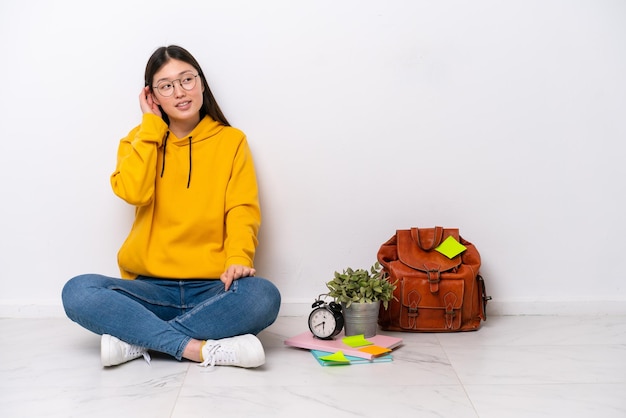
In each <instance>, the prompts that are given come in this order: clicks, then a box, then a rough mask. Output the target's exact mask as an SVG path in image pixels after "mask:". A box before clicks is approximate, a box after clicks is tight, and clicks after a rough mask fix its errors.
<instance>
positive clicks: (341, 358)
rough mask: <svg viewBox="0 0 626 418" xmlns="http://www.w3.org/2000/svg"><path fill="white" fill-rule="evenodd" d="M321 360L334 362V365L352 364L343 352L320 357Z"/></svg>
mask: <svg viewBox="0 0 626 418" xmlns="http://www.w3.org/2000/svg"><path fill="white" fill-rule="evenodd" d="M320 360H324V361H332V362H333V363H342V364H350V360H348V359H347V358H346V356H345V355H344V354H343V352H342V351H337V352H336V353H333V354H329V355H327V356H324V357H320Z"/></svg>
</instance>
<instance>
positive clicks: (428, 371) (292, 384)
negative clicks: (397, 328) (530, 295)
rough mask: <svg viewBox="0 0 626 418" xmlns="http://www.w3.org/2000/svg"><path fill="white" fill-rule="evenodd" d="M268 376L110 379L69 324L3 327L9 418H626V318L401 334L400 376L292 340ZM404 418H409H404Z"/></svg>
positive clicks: (111, 373) (492, 323)
mask: <svg viewBox="0 0 626 418" xmlns="http://www.w3.org/2000/svg"><path fill="white" fill-rule="evenodd" d="M306 329H307V328H306V318H304V317H279V319H278V321H277V322H276V323H275V324H274V325H273V326H272V327H270V328H269V329H268V330H266V331H264V332H263V333H262V334H261V335H260V336H259V337H260V338H261V340H262V341H263V343H264V345H265V348H266V356H267V363H266V364H265V365H264V366H263V367H261V368H259V369H254V370H246V369H239V368H233V367H221V368H216V369H214V371H212V372H206V371H205V369H202V368H200V367H197V366H196V365H195V364H193V363H189V362H178V361H176V360H173V359H170V358H167V357H165V356H158V355H157V356H153V361H152V365H150V366H149V365H147V364H146V363H145V362H144V361H143V360H142V359H138V360H135V361H132V362H130V363H126V364H124V365H121V366H118V367H114V368H107V369H104V368H102V367H101V366H100V360H99V341H100V340H99V337H98V336H96V335H94V334H91V333H89V332H88V331H85V330H83V329H81V328H80V327H79V326H78V325H75V324H73V323H71V322H70V321H69V320H67V319H60V318H55V319H2V320H0V335H2V338H1V339H0V377H1V378H0V416H1V417H6V418H12V417H64V418H66V417H107V418H123V417H150V418H157V417H272V418H275V417H297V418H304V417H317V418H320V417H325V418H331V417H332V418H341V417H400V416H409V415H410V416H412V417H420V418H423V417H450V418H463V417H473V418H474V417H480V418H492V417H493V418H515V417H524V418H527V417H533V418H535V417H568V418H575V417H593V418H611V417H621V418H623V417H626V317H623V316H603V317H592V318H589V317H571V316H566V317H556V316H554V317H553V316H501V317H490V318H489V319H488V321H487V322H486V323H484V325H483V327H482V328H481V329H480V330H479V331H477V332H470V333H458V334H394V335H400V336H402V337H403V338H404V341H405V344H404V345H403V346H402V347H400V348H398V349H396V350H395V351H394V361H393V362H391V363H380V364H364V365H352V366H342V367H322V366H320V365H319V364H318V363H317V362H316V361H315V360H314V358H313V357H312V355H311V354H310V353H309V352H308V351H306V350H300V349H295V348H291V347H286V346H285V345H284V343H283V341H284V340H285V338H287V337H290V336H293V335H295V334H298V333H300V332H303V331H305V330H306ZM405 414H406V415H405Z"/></svg>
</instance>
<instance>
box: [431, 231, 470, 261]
mask: <svg viewBox="0 0 626 418" xmlns="http://www.w3.org/2000/svg"><path fill="white" fill-rule="evenodd" d="M465 250H467V248H466V247H465V245H463V244H461V243H460V242H459V241H457V240H455V239H454V237H452V236H449V237H448V238H446V239H445V240H444V241H443V242H442V243H441V244H440V245H439V246H438V247H437V248H435V251H439V252H440V253H441V254H443V255H445V256H446V257H448V258H454V257H456V256H457V255H459V254H461V253H462V252H463V251H465Z"/></svg>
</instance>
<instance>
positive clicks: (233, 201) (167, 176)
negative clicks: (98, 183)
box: [111, 114, 261, 279]
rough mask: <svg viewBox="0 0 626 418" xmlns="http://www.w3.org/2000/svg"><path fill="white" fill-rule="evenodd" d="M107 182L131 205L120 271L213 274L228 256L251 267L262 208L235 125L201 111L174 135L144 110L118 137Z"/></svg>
mask: <svg viewBox="0 0 626 418" xmlns="http://www.w3.org/2000/svg"><path fill="white" fill-rule="evenodd" d="M111 186H112V187H113V191H114V192H115V194H116V195H117V196H119V197H120V198H122V199H124V200H125V201H126V202H128V203H130V204H131V205H135V206H136V209H135V221H134V223H133V226H132V229H131V231H130V233H129V235H128V238H127V239H126V241H125V242H124V243H123V244H122V247H121V248H120V250H119V253H118V264H119V267H120V271H121V275H122V277H123V278H126V279H134V278H136V277H137V276H138V275H146V276H152V277H162V278H174V279H217V278H219V276H220V275H221V274H222V273H223V272H224V271H225V269H226V268H227V267H228V266H230V265H232V264H240V265H244V266H248V267H253V261H254V254H255V250H256V245H257V243H258V242H257V234H258V230H259V226H260V223H261V213H260V208H259V201H258V189H257V181H256V175H255V171H254V164H253V160H252V154H251V153H250V149H249V147H248V143H247V141H246V137H245V135H244V134H243V132H241V131H239V130H238V129H235V128H232V127H228V126H224V125H222V124H221V123H219V122H217V121H214V120H213V119H212V118H210V117H209V116H205V117H204V119H202V120H201V121H200V123H199V124H198V125H197V126H196V127H195V129H194V130H193V131H192V132H191V133H190V134H189V135H188V136H187V137H185V138H176V137H175V136H174V134H173V133H172V132H170V131H169V130H168V127H167V124H166V123H165V122H164V121H163V119H161V118H160V117H158V116H156V115H153V114H144V115H143V119H142V122H141V125H139V126H137V127H136V128H134V129H133V130H132V131H130V133H129V134H128V136H127V137H126V138H124V139H122V140H121V141H120V144H119V148H118V152H117V167H116V170H115V172H114V173H113V174H112V175H111Z"/></svg>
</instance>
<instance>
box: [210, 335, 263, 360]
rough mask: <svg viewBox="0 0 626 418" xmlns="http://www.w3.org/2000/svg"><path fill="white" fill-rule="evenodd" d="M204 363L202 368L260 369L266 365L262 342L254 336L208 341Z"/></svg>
mask: <svg viewBox="0 0 626 418" xmlns="http://www.w3.org/2000/svg"><path fill="white" fill-rule="evenodd" d="M202 358H203V359H204V361H203V362H202V363H200V366H204V367H206V366H210V367H211V368H213V367H214V366H237V367H259V366H260V365H262V364H264V363H265V351H263V346H262V345H261V341H259V339H258V338H257V337H255V336H254V335H252V334H246V335H238V336H236V337H231V338H222V339H221V340H207V342H206V344H205V345H204V347H202Z"/></svg>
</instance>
